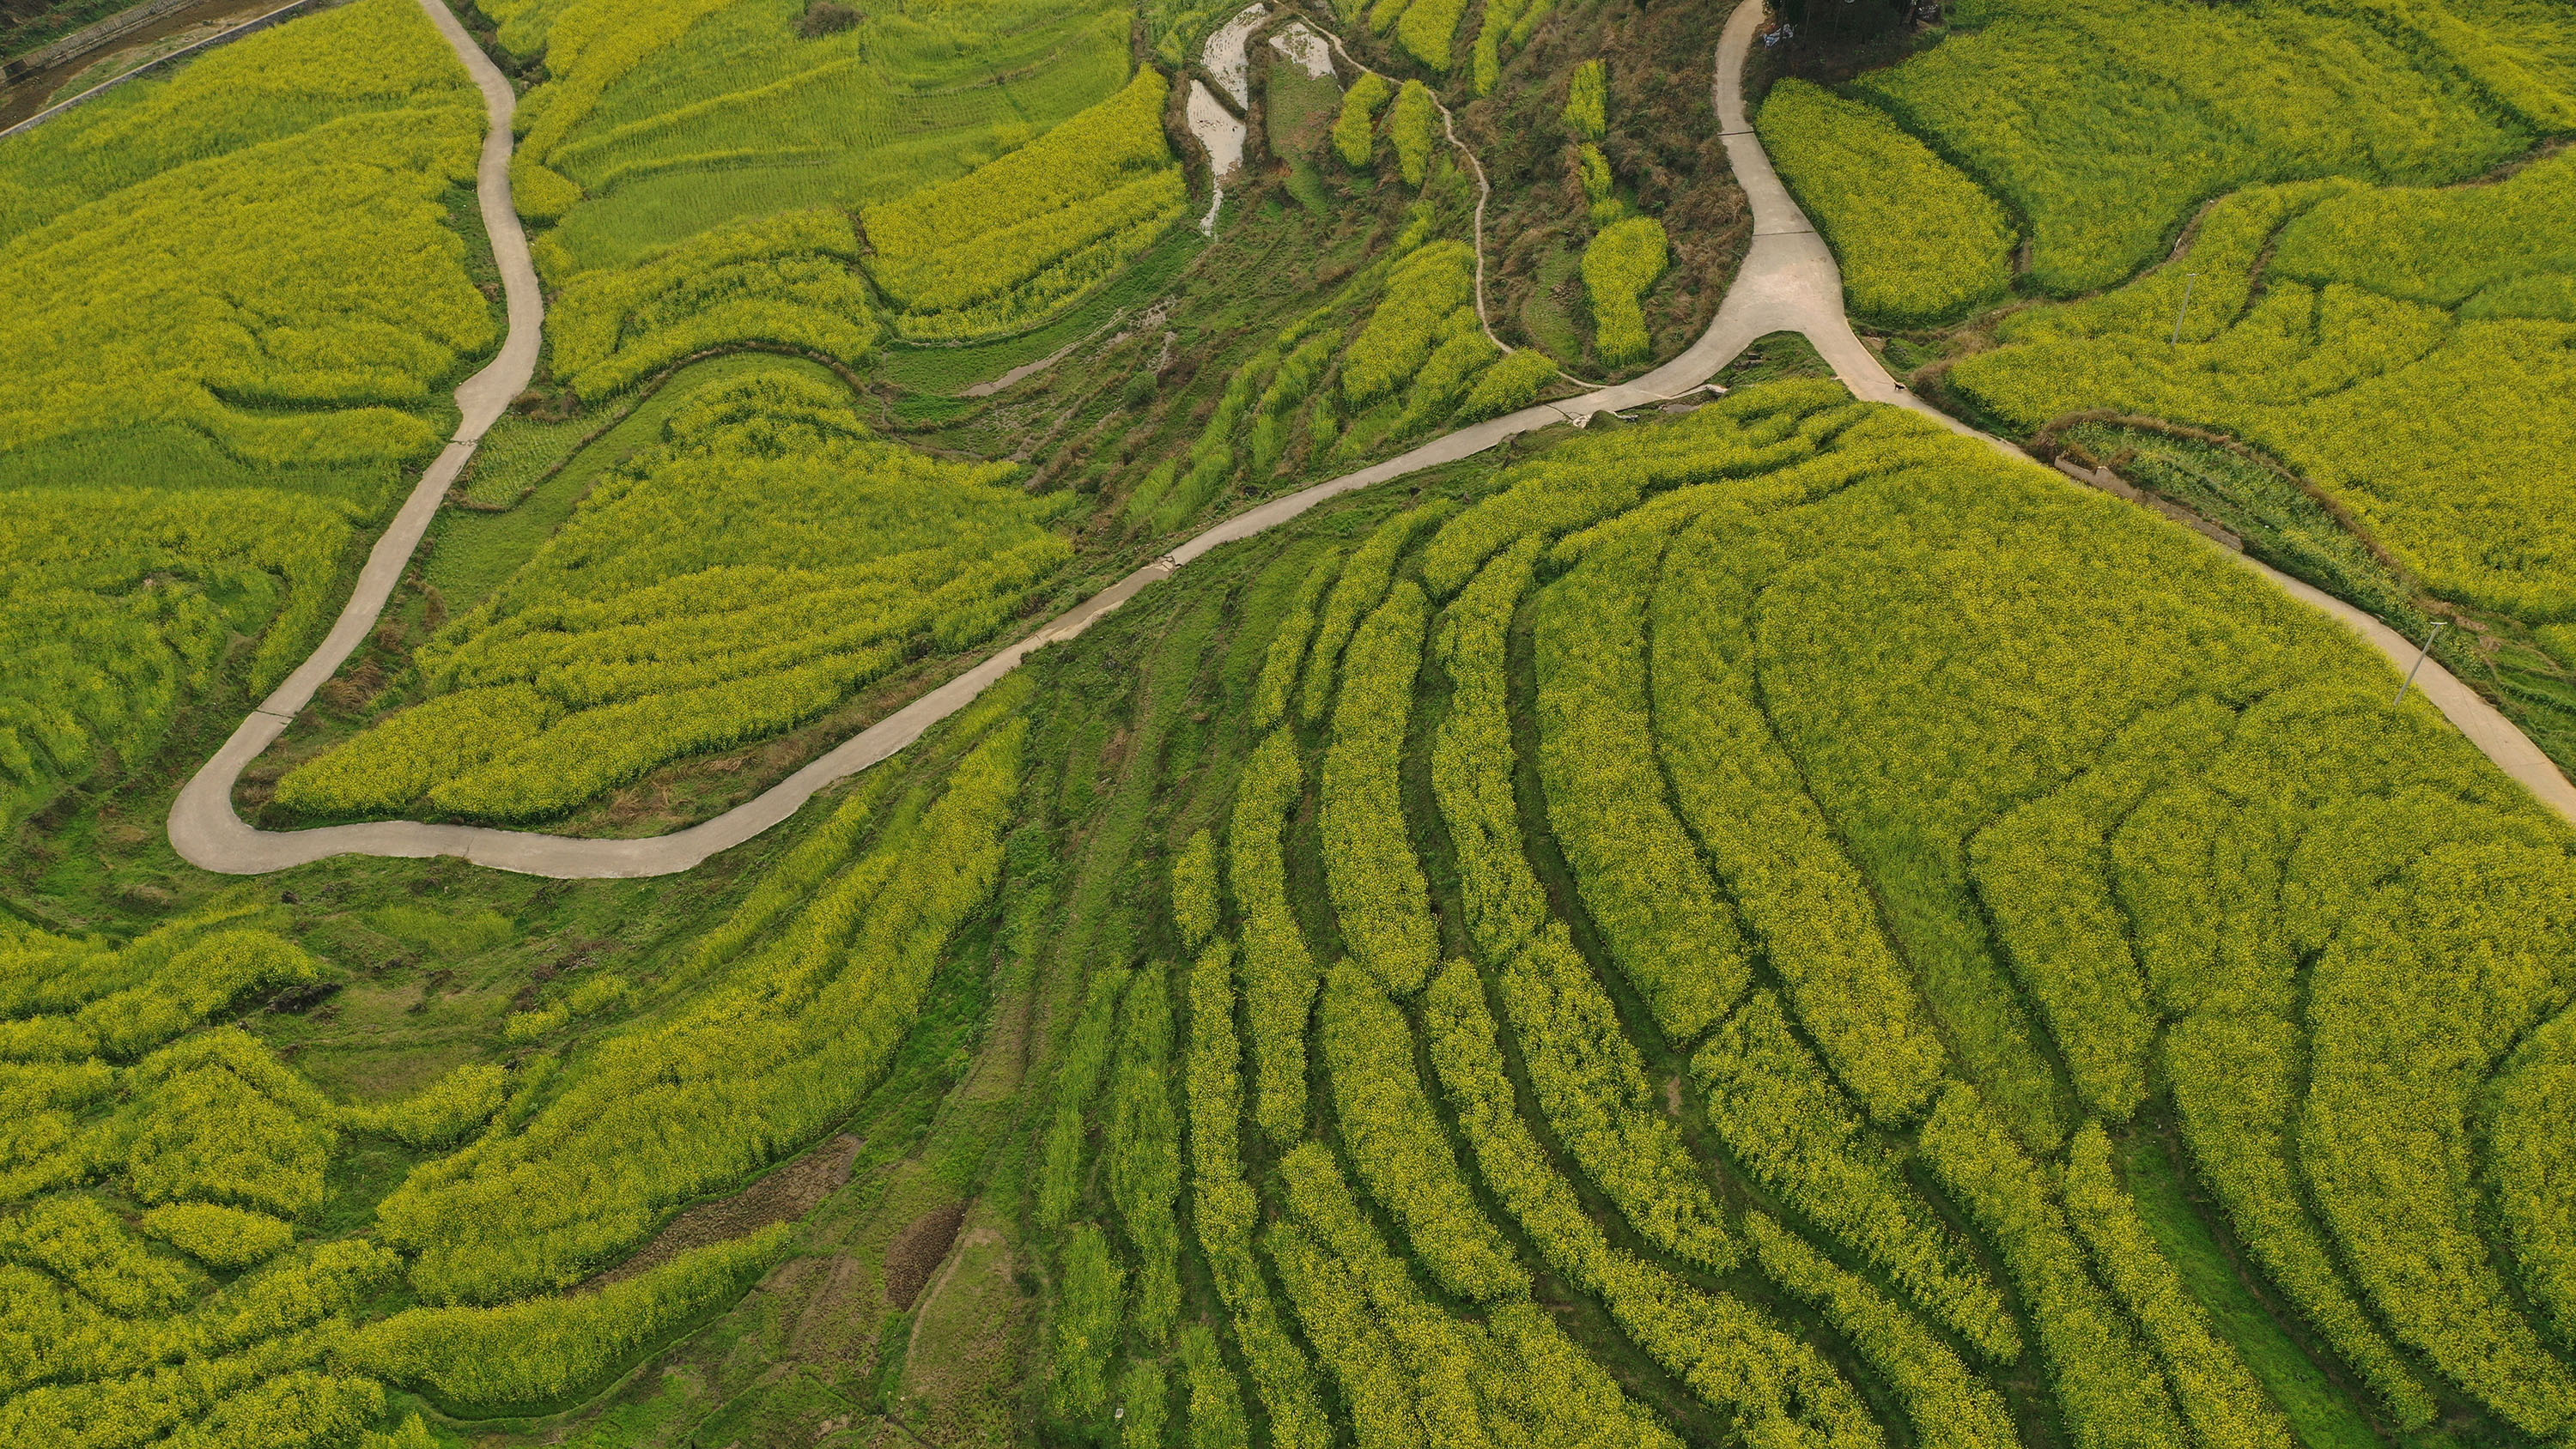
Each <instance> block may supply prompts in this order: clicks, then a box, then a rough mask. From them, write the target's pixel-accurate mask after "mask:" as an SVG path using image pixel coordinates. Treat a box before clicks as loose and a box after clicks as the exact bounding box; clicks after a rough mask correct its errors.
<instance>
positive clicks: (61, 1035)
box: [0, 912, 321, 1061]
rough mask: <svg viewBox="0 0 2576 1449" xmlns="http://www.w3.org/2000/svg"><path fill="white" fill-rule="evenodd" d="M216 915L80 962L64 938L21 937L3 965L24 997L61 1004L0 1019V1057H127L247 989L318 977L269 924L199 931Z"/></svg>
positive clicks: (311, 961) (241, 995)
mask: <svg viewBox="0 0 2576 1449" xmlns="http://www.w3.org/2000/svg"><path fill="white" fill-rule="evenodd" d="M225 914H230V915H238V914H239V913H238V912H232V913H225ZM222 919H223V916H222V915H218V916H216V917H214V918H213V919H211V920H209V919H205V918H200V919H199V921H197V922H182V923H180V924H179V925H177V926H175V927H173V928H171V929H169V930H168V931H166V932H163V933H156V934H155V936H154V937H147V938H145V941H144V942H142V943H138V944H137V945H136V946H135V947H133V948H130V949H129V950H127V951H125V952H124V953H121V955H119V956H116V957H109V958H105V959H93V960H90V961H83V960H81V959H80V958H81V957H83V956H85V955H87V953H86V952H83V951H81V950H80V949H79V947H77V946H75V945H73V944H72V943H70V942H65V941H61V940H59V939H53V938H38V939H37V940H35V941H32V942H29V943H28V944H27V945H25V946H23V947H22V948H21V950H22V951H23V952H24V953H25V954H24V955H20V956H19V957H18V959H17V960H15V961H11V962H9V963H8V964H11V965H15V966H17V967H19V969H20V970H21V971H23V972H25V973H26V975H27V976H34V977H38V980H36V981H29V982H28V983H27V985H28V987H29V988H32V989H31V990H29V992H28V994H29V995H30V996H33V997H34V998H35V1000H34V1001H33V1002H30V1003H29V1004H37V1003H42V1004H45V1005H59V1006H60V1007H62V1008H64V1010H63V1012H62V1013H61V1014H45V1015H36V1016H29V1017H26V1018H23V1019H20V1020H15V1021H9V1022H5V1023H0V1058H13V1059H16V1060H20V1061H34V1060H46V1059H52V1060H74V1059H78V1058H80V1057H85V1056H92V1055H100V1056H106V1057H111V1058H114V1059H117V1060H128V1059H131V1058H133V1057H137V1056H140V1055H142V1054H143V1053H144V1052H146V1051H149V1050H151V1049H152V1048H153V1047H156V1046H159V1045H160V1044H162V1043H163V1042H166V1041H168V1040H170V1039H171V1038H172V1037H175V1036H177V1035H179V1034H180V1033H181V1032H183V1031H186V1030H187V1029H188V1028H190V1027H192V1026H195V1025H197V1024H198V1023H199V1022H201V1021H204V1020H206V1019H207V1018H209V1017H211V1016H213V1015H215V1014H216V1013H217V1012H219V1011H222V1010H223V1009H224V1008H225V1007H227V1006H230V1005H232V1004H233V1003H235V1002H236V1001H239V1000H241V999H243V998H245V997H247V996H250V995H251V994H252V993H254V992H259V991H274V990H277V989H280V988H283V987H288V986H300V985H304V984H306V983H308V982H311V981H313V980H315V979H316V978H317V977H319V976H320V974H321V966H320V963H318V962H316V961H315V960H314V959H313V958H312V957H311V956H309V955H307V954H306V953H305V952H304V951H303V949H302V948H300V947H298V946H297V945H296V944H295V943H294V942H292V941H288V940H286V939H285V938H283V937H281V936H278V935H275V934H273V933H272V932H269V931H266V930H260V929H252V928H236V929H229V930H215V931H203V930H202V927H203V926H205V925H212V924H217V923H218V922H220V921H221V920H222ZM12 954H16V953H12ZM0 959H6V958H0ZM66 968H69V969H66ZM39 973H41V975H39ZM44 978H51V979H44ZM128 982H131V984H126V983H128ZM93 991H94V992H96V993H97V994H95V995H93V994H91V993H92V992H93Z"/></svg>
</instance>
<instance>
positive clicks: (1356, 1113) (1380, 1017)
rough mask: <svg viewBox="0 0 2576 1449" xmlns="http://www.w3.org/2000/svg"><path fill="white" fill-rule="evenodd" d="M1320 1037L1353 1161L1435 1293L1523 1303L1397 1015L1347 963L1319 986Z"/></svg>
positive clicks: (1523, 1283)
mask: <svg viewBox="0 0 2576 1449" xmlns="http://www.w3.org/2000/svg"><path fill="white" fill-rule="evenodd" d="M1319 1034H1320V1036H1321V1038H1322V1041H1323V1045H1324V1061H1325V1064H1326V1065H1327V1067H1328V1068H1329V1069H1330V1070H1331V1072H1332V1079H1333V1104H1334V1107H1335V1108H1336V1110H1337V1111H1338V1113H1339V1115H1340V1118H1341V1128H1342V1139H1343V1141H1345V1142H1346V1143H1348V1144H1349V1145H1350V1154H1351V1163H1352V1165H1353V1166H1354V1167H1356V1168H1358V1170H1359V1175H1360V1181H1361V1182H1363V1183H1366V1184H1367V1185H1368V1189H1369V1192H1370V1193H1371V1195H1373V1196H1375V1197H1376V1198H1377V1200H1378V1201H1379V1202H1381V1203H1383V1204H1385V1206H1386V1210H1387V1211H1388V1213H1390V1214H1392V1215H1393V1216H1394V1218H1395V1220H1396V1222H1397V1223H1398V1224H1400V1225H1401V1226H1402V1227H1403V1229H1404V1232H1405V1236H1406V1238H1407V1239H1408V1240H1409V1241H1410V1242H1411V1243H1412V1245H1413V1251H1414V1253H1415V1254H1416V1255H1417V1256H1419V1257H1420V1258H1421V1259H1422V1261H1423V1263H1424V1264H1425V1265H1426V1266H1428V1267H1429V1268H1430V1269H1431V1272H1432V1275H1433V1276H1434V1277H1435V1278H1437V1279H1438V1280H1439V1282H1440V1286H1442V1287H1443V1288H1446V1289H1448V1290H1449V1291H1450V1292H1452V1293H1455V1294H1457V1295H1458V1296H1459V1297H1461V1298H1467V1299H1472V1300H1476V1301H1479V1302H1483V1301H1490V1300H1494V1299H1501V1298H1510V1297H1515V1296H1522V1295H1526V1294H1527V1293H1528V1292H1529V1274H1528V1272H1527V1271H1526V1270H1524V1269H1522V1268H1521V1266H1520V1265H1519V1264H1518V1263H1516V1262H1514V1261H1513V1258H1512V1250H1511V1245H1510V1244H1509V1243H1507V1242H1505V1241H1504V1239H1503V1236H1502V1234H1501V1233H1499V1232H1497V1231H1495V1229H1494V1225H1493V1224H1492V1223H1491V1222H1490V1221H1488V1220H1487V1219H1486V1217H1485V1214H1484V1210H1483V1209H1482V1208H1480V1207H1478V1206H1477V1205H1476V1197H1475V1194H1474V1193H1473V1192H1472V1191H1470V1190H1469V1189H1468V1187H1467V1180H1466V1178H1465V1176H1464V1175H1463V1174H1461V1173H1460V1172H1459V1170H1458V1159H1457V1157H1456V1156H1455V1155H1454V1154H1453V1153H1452V1152H1451V1151H1450V1149H1449V1142H1448V1139H1447V1138H1446V1137H1445V1136H1443V1135H1442V1133H1441V1130H1440V1119H1439V1117H1438V1116H1437V1115H1435V1114H1434V1113H1433V1111H1432V1109H1431V1098H1430V1096H1429V1094H1427V1093H1426V1092H1424V1091H1423V1089H1422V1079H1421V1077H1419V1076H1417V1075H1416V1074H1415V1072H1414V1069H1413V1033H1412V1031H1411V1029H1410V1028H1409V1027H1407V1026H1406V1024H1405V1020H1404V1013H1403V1012H1402V1011H1400V1010H1398V1009H1397V1008H1396V1007H1395V1005H1394V1004H1393V1003H1392V1002H1390V1001H1388V1000H1387V999H1386V997H1385V995H1384V994H1383V989H1382V988H1381V987H1380V986H1379V985H1378V984H1377V983H1376V982H1375V981H1374V980H1372V979H1370V978H1369V977H1368V976H1367V975H1366V974H1364V973H1362V972H1360V971H1358V970H1356V969H1355V968H1353V967H1352V966H1351V965H1350V964H1349V963H1348V962H1344V963H1343V964H1342V965H1340V966H1337V967H1335V968H1334V969H1333V974H1332V976H1331V978H1330V979H1329V980H1328V981H1326V983H1325V986H1324V1010H1323V1019H1322V1025H1321V1027H1320V1028H1319Z"/></svg>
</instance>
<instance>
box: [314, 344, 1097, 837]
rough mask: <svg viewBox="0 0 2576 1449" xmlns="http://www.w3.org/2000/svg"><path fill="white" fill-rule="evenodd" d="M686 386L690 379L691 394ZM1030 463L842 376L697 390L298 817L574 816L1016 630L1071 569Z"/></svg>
mask: <svg viewBox="0 0 2576 1449" xmlns="http://www.w3.org/2000/svg"><path fill="white" fill-rule="evenodd" d="M688 382H689V379H688V375H687V374H683V375H682V381H681V382H679V383H675V384H674V386H681V385H687V384H688ZM1013 472H1014V469H1013V468H1012V466H1011V465H1009V464H956V463H946V462H941V461H938V460H934V459H932V458H929V457H927V456H925V455H923V454H920V453H916V452H913V451H911V450H910V449H907V448H904V447H903V446H901V445H899V444H895V443H891V442H888V441H885V440H882V439H879V438H877V437H876V436H874V435H873V434H872V433H871V432H870V431H869V430H868V428H867V427H866V426H865V425H864V424H862V423H861V422H860V420H859V418H858V416H857V415H856V414H855V413H854V412H852V411H851V409H850V405H849V400H848V394H847V391H846V389H845V388H844V387H843V386H842V385H841V384H840V383H839V381H838V380H837V379H830V378H818V377H816V376H815V375H814V374H813V373H812V372H811V371H810V370H808V369H806V368H804V367H801V366H798V365H792V364H789V363H786V362H784V361H782V362H779V363H777V364H775V365H773V366H771V367H768V368H765V369H757V370H753V371H750V372H747V373H737V374H735V375H733V376H731V377H728V378H726V379H723V380H717V381H709V382H705V383H702V384H697V385H696V386H695V389H694V391H693V392H691V393H688V394H686V395H684V396H683V397H682V399H681V400H680V401H679V402H678V403H677V404H676V405H675V406H669V407H668V409H667V412H666V415H665V417H664V421H663V422H662V425H661V429H660V437H659V438H658V440H657V441H656V442H655V444H654V445H653V446H650V447H648V448H646V449H644V450H643V451H642V452H640V453H638V454H637V455H635V456H634V457H632V458H630V459H629V460H627V461H626V462H624V463H621V464H618V465H616V466H615V467H613V468H611V469H609V470H608V471H607V472H606V473H605V474H603V475H601V476H600V477H599V478H598V479H597V481H595V482H593V483H591V485H590V488H589V492H588V494H587V495H586V496H585V497H584V498H583V499H582V500H581V501H580V503H579V504H577V505H576V506H575V507H574V509H573V511H572V514H571V516H570V517H569V518H568V519H567V520H566V521H565V522H564V524H563V525H562V527H561V528H560V529H559V530H557V531H556V533H555V534H554V536H553V537H552V538H550V539H548V540H547V541H546V542H545V543H544V544H543V545H542V546H541V547H539V548H538V549H537V550H536V551H535V552H534V554H533V555H532V556H530V557H529V558H528V560H527V562H525V563H524V564H522V565H520V566H519V568H518V569H517V571H516V572H515V573H514V574H513V575H512V576H511V577H510V579H509V580H508V581H507V582H505V583H503V584H502V585H501V586H500V587H499V588H498V589H496V590H495V591H494V592H492V593H491V594H490V595H489V596H487V597H485V598H484V599H483V600H482V601H481V602H480V603H478V604H476V605H475V607H474V608H473V609H471V610H470V611H468V612H466V613H465V614H463V615H461V616H460V617H458V618H457V619H455V620H454V621H453V622H451V623H449V624H448V625H447V626H446V627H445V628H444V629H443V630H442V631H440V632H439V633H438V634H437V635H435V636H434V637H433V638H432V639H431V640H430V641H429V642H428V643H427V644H425V645H424V646H423V647H422V648H421V650H420V651H419V652H418V654H417V655H416V656H415V658H414V660H413V662H412V666H411V667H412V671H413V676H414V679H413V685H412V687H411V689H410V691H409V696H410V698H411V700H412V701H413V702H412V703H411V706H410V707H409V708H407V709H404V710H402V711H400V712H398V713H395V714H392V715H391V716H389V717H387V718H385V719H384V720H383V721H382V722H380V723H377V724H375V725H373V726H372V727H371V728H369V729H368V730H367V731H365V732H364V733H361V734H359V735H358V736H356V737H355V738H353V739H350V740H348V741H347V742H345V743H341V744H338V745H336V746H334V747H332V748H330V749H329V750H327V751H326V752H325V753H323V754H321V755H319V756H317V757H315V758H313V759H311V760H308V761H305V762H303V763H301V764H299V765H297V766H296V767H295V768H294V769H293V770H291V771H290V772H288V773H287V775H286V776H285V777H284V778H283V779H282V780H281V781H280V782H279V784H278V790H277V796H276V799H277V802H278V803H279V805H281V806H282V807H284V808H287V809H290V810H296V811H302V812H310V813H319V814H325V815H347V814H363V813H378V812H385V813H406V812H410V811H415V810H419V809H424V808H426V809H430V810H434V811H437V812H440V813H445V814H451V815H458V816H462V817H465V818H469V819H484V820H520V819H543V818H546V817H549V816H556V815H560V814H562V813H564V812H565V811H567V810H570V809H572V808H574V807H575V806H578V805H580V804H582V803H584V802H585V801H588V800H590V799H591V798H593V797H595V796H597V795H599V794H600V793H602V792H603V791H606V790H608V789H611V788H613V787H615V786H618V785H622V784H624V783H626V782H627V781H629V780H632V779H635V778H636V777H638V776H640V775H642V774H644V773H646V772H647V771H649V770H652V769H653V768H655V767H656V766H659V765H662V764H665V763H668V762H670V761H672V760H675V759H679V758H683V757H686V756H690V755H694V754H698V753H702V752H705V751H709V750H717V749H723V748H726V747H729V746H732V745H736V744H741V743H745V742H748V741H751V740H756V739H761V738H766V737H768V736H770V735H773V734H776V733H778V732H779V731H781V730H783V729H786V728H788V727H790V726H792V725H794V724H797V723H800V722H802V721H804V720H806V719H809V718H811V717H813V716H815V715H817V714H820V713H822V712H824V711H825V710H828V709H830V708H832V707H834V706H836V705H838V704H840V703H841V702H842V701H843V700H844V699H846V698H847V697H848V696H849V695H850V694H851V693H852V692H853V691H855V690H857V689H858V688H860V687H861V686H862V685H864V684H866V683H868V682H869V681H871V680H874V679H876V678H877V677H879V676H881V675H883V674H885V673H887V672H889V671H890V670H892V669H893V668H895V667H896V666H897V665H899V664H901V663H902V662H904V661H905V659H907V658H908V657H909V656H910V654H911V653H912V652H913V651H915V650H916V649H919V648H923V647H937V648H939V649H941V650H942V651H954V650H957V649H960V648H963V647H966V646H968V645H970V644H973V643H976V642H978V641H980V640H982V639H984V638H985V637H987V636H988V635H990V634H992V633H993V632H994V631H995V630H996V629H998V628H999V627H1001V626H1002V625H1003V624H1004V623H1006V622H1008V621H1009V620H1011V619H1012V618H1014V617H1016V616H1017V614H1018V612H1019V609H1020V604H1021V601H1022V599H1023V597H1024V596H1025V594H1026V592H1027V591H1028V589H1029V588H1030V587H1031V586H1032V585H1034V584H1036V583H1037V582H1039V581H1041V580H1043V579H1044V578H1045V577H1046V576H1047V575H1048V574H1049V573H1051V572H1052V571H1053V570H1054V569H1055V568H1056V567H1057V566H1058V565H1059V564H1061V563H1062V562H1063V561H1064V559H1065V557H1066V556H1067V554H1068V553H1069V551H1070V549H1069V545H1068V544H1067V543H1066V542H1065V540H1064V538H1063V537H1062V536H1061V535H1060V534H1058V533H1057V532H1055V531H1053V530H1052V529H1050V528H1048V527H1046V524H1047V522H1048V520H1049V519H1050V517H1051V516H1052V515H1053V514H1054V513H1056V512H1058V511H1060V509H1061V506H1062V505H1061V502H1060V501H1057V500H1048V499H1033V498H1029V497H1027V496H1026V495H1024V494H1021V493H1019V492H1017V491H1016V490H1012V489H1010V488H1008V487H1007V486H1006V484H1007V480H1008V479H1009V478H1010V476H1011V475H1012V473H1013Z"/></svg>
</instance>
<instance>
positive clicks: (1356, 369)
mask: <svg viewBox="0 0 2576 1449" xmlns="http://www.w3.org/2000/svg"><path fill="white" fill-rule="evenodd" d="M1475 264H1476V259H1475V256H1474V254H1473V253H1471V252H1470V251H1469V250H1468V249H1467V244H1466V243H1464V242H1457V241H1438V242H1433V243H1432V244H1431V245H1429V246H1427V247H1424V248H1422V249H1421V250H1420V251H1417V252H1415V253H1413V254H1412V255H1411V256H1408V257H1406V258H1405V259H1404V260H1402V261H1400V262H1398V263H1396V264H1395V267H1394V269H1393V270H1392V271H1390V272H1388V273H1387V278H1386V292H1385V295H1384V297H1383V298H1382V299H1381V300H1380V301H1379V302H1378V304H1377V309H1376V310H1375V311H1373V312H1371V313H1370V314H1369V320H1368V325H1367V326H1365V327H1363V328H1361V329H1360V333H1359V335H1358V336H1357V337H1355V338H1353V339H1352V340H1351V345H1350V350H1349V351H1347V352H1345V353H1344V354H1343V355H1342V395H1343V396H1344V397H1345V398H1347V399H1349V400H1350V403H1351V406H1352V407H1354V408H1359V407H1364V406H1366V405H1367V404H1369V403H1371V402H1374V401H1376V400H1377V399H1379V398H1381V397H1384V396H1386V395H1387V394H1388V393H1391V392H1393V391H1395V390H1396V389H1398V388H1400V387H1402V386H1404V385H1405V384H1406V383H1408V382H1410V381H1412V379H1413V377H1414V375H1415V374H1417V373H1419V372H1420V371H1421V370H1422V368H1423V365H1424V364H1425V363H1426V362H1428V361H1429V360H1430V358H1431V353H1432V350H1433V349H1434V348H1436V347H1438V346H1439V345H1440V344H1441V342H1443V341H1445V340H1446V339H1447V338H1449V337H1450V336H1453V335H1455V334H1456V331H1457V330H1459V329H1461V328H1464V327H1473V326H1474V325H1475V320H1476V314H1475V291H1476V273H1475ZM1462 313H1463V314H1464V316H1463V317H1462V316H1461V315H1460V314H1462Z"/></svg>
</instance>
